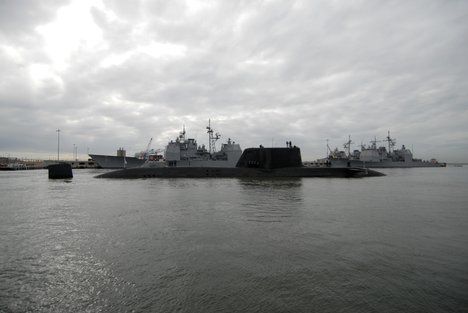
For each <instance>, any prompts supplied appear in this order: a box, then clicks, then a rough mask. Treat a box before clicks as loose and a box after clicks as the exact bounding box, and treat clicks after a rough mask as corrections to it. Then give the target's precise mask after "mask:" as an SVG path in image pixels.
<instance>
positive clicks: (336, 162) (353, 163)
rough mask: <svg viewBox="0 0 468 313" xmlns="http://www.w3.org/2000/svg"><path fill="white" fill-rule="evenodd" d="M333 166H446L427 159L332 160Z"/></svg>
mask: <svg viewBox="0 0 468 313" xmlns="http://www.w3.org/2000/svg"><path fill="white" fill-rule="evenodd" d="M330 164H331V167H358V168H413V167H445V166H446V164H445V163H435V162H425V161H409V162H408V161H407V162H403V161H402V162H395V161H382V162H364V161H360V160H331V161H330Z"/></svg>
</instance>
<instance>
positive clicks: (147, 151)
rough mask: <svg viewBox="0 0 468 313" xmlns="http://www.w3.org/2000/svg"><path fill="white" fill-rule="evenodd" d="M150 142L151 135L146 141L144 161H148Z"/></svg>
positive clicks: (151, 140)
mask: <svg viewBox="0 0 468 313" xmlns="http://www.w3.org/2000/svg"><path fill="white" fill-rule="evenodd" d="M152 142H153V137H151V139H150V140H149V142H148V146H147V147H146V151H145V160H146V161H148V158H149V150H150V146H151V143H152Z"/></svg>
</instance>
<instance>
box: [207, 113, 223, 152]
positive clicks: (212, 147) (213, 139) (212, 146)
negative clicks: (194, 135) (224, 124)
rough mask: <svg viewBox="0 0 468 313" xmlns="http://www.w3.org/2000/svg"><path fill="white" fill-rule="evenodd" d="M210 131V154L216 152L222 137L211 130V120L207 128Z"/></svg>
mask: <svg viewBox="0 0 468 313" xmlns="http://www.w3.org/2000/svg"><path fill="white" fill-rule="evenodd" d="M206 129H207V130H208V131H207V133H208V150H209V152H210V154H212V153H215V152H216V141H217V140H218V139H219V138H220V137H221V135H220V134H219V133H215V134H213V132H214V130H213V129H212V128H211V120H208V126H207V127H206Z"/></svg>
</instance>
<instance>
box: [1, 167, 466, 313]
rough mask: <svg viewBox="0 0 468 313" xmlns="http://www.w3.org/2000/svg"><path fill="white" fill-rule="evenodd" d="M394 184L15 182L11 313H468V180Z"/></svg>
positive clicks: (399, 177) (4, 177)
mask: <svg viewBox="0 0 468 313" xmlns="http://www.w3.org/2000/svg"><path fill="white" fill-rule="evenodd" d="M384 171H385V172H386V173H387V174H388V176H386V177H375V178H367V179H354V180H352V179H320V178H319V179H311V178H307V179H294V180H290V179H280V180H278V179H276V180H253V179H248V180H246V179H215V178H211V179H148V180H105V179H95V178H93V176H94V175H96V174H97V173H99V172H98V171H96V170H75V171H74V175H75V177H74V178H73V179H72V180H70V181H63V180H59V181H53V180H48V178H47V171H43V170H39V171H19V172H0V312H132V311H133V312H312V311H315V312H463V311H465V312H466V311H468V167H463V168H450V167H449V168H437V169H392V170H384Z"/></svg>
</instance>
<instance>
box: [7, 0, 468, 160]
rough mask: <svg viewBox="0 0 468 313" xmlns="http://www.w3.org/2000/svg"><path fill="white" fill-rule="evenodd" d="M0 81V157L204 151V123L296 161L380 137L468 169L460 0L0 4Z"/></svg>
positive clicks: (13, 0) (465, 20)
mask: <svg viewBox="0 0 468 313" xmlns="http://www.w3.org/2000/svg"><path fill="white" fill-rule="evenodd" d="M0 75H1V76H0V77H1V79H0V113H1V115H0V155H1V156H5V155H10V156H20V157H42V158H49V157H50V158H56V155H57V132H56V130H57V129H60V153H61V156H62V155H63V156H64V157H67V155H68V157H70V158H71V157H72V155H73V149H74V145H75V146H76V147H77V150H78V154H79V157H80V158H86V157H87V155H86V153H87V152H88V151H89V152H90V153H97V154H115V153H116V150H117V148H119V147H125V148H126V150H127V154H133V153H135V152H137V151H140V150H145V149H146V146H147V144H148V142H149V140H150V138H151V137H153V143H152V146H151V147H152V148H155V149H157V148H164V146H165V145H166V143H167V142H168V141H169V140H171V139H175V138H176V137H177V135H178V133H179V131H180V130H181V129H182V127H183V125H185V127H186V130H187V135H188V136H189V137H193V138H196V139H197V141H198V142H199V143H200V144H202V143H204V144H207V141H208V140H207V135H206V129H205V127H206V126H207V124H208V119H211V124H212V127H213V128H214V129H215V130H216V131H218V132H219V133H221V136H222V137H221V142H224V141H225V140H227V138H231V139H233V140H235V141H236V142H237V143H239V144H240V145H241V147H242V148H247V147H253V146H258V145H260V144H262V145H264V146H271V145H272V144H273V145H275V146H285V142H286V140H290V141H292V142H293V144H295V145H297V146H299V147H300V148H301V150H302V154H303V159H305V160H313V159H316V158H319V157H324V156H325V155H326V140H327V139H328V140H329V145H330V146H331V147H332V148H333V147H335V146H337V147H339V148H341V149H342V145H343V143H344V142H345V141H346V140H347V138H348V135H351V138H352V140H353V141H354V142H355V144H354V146H353V148H357V147H358V145H360V144H361V142H362V143H368V142H369V140H371V139H373V138H374V137H377V139H384V138H385V136H386V135H387V131H388V130H390V131H391V135H392V137H394V138H396V139H397V145H398V146H401V144H405V145H406V146H407V147H413V149H414V154H415V156H416V157H420V158H423V159H428V158H432V157H435V158H437V159H439V160H441V161H448V162H454V161H465V162H468V1H464V0H463V1H457V0H452V1H444V0H440V1H431V0H421V1H417V0H414V1H413V0H412V1H408V0H402V1H374V0H369V1H330V0H323V1H314V0H305V1H275V0H271V1H253V0H246V1H233V0H226V1H209V0H204V1H198V0H197V1H195V0H187V1H173V0H172V1H154V0H151V1H149V0H148V1H138V0H132V1H124V0H102V1H99V0H96V1H86V0H77V1H64V0H48V1H34V0H1V1H0ZM221 142H218V147H219V145H220V143H221Z"/></svg>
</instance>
